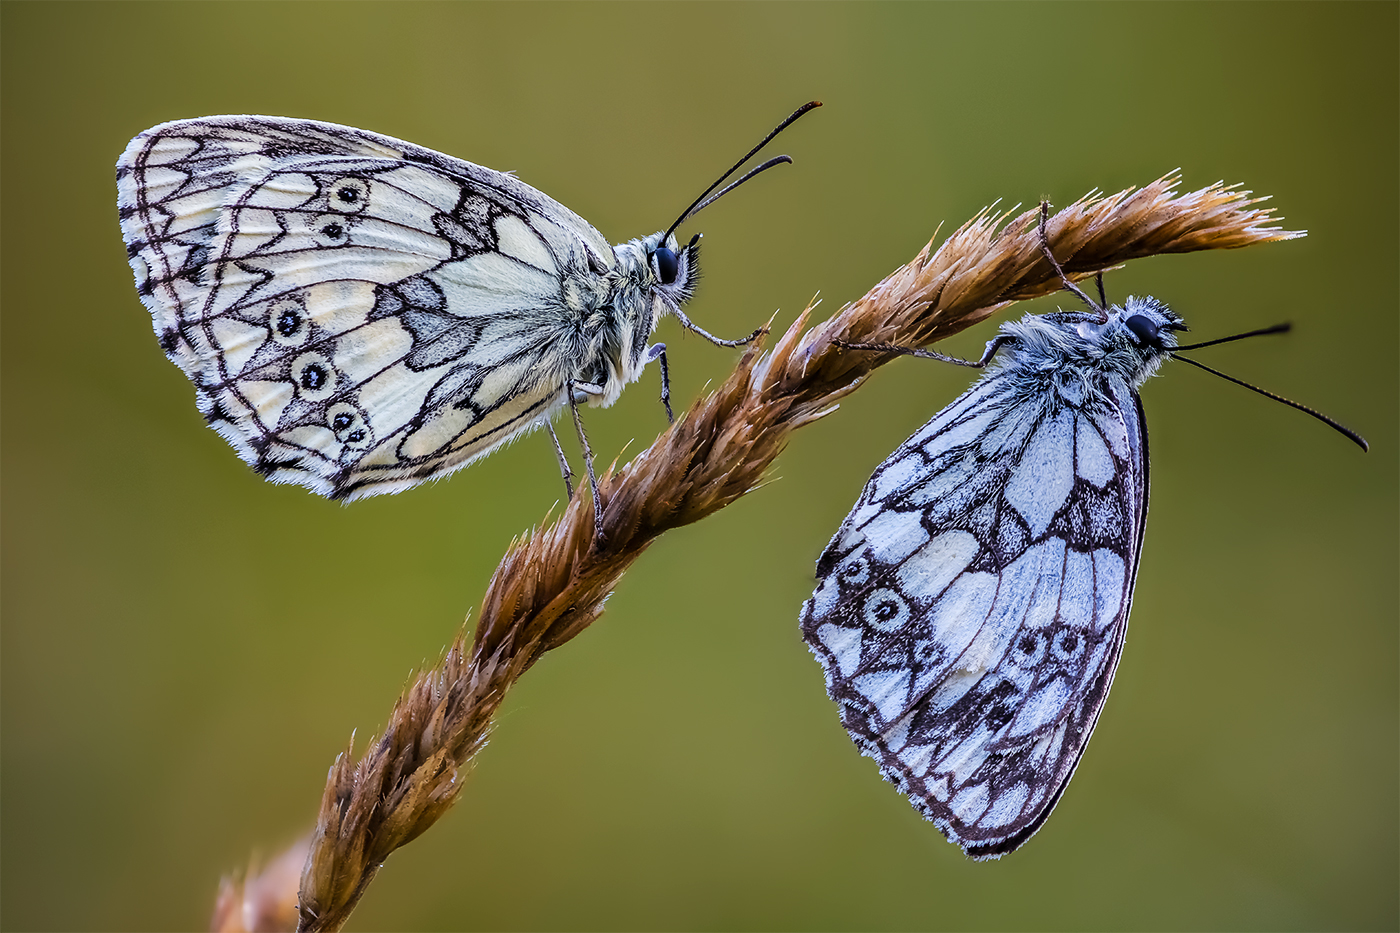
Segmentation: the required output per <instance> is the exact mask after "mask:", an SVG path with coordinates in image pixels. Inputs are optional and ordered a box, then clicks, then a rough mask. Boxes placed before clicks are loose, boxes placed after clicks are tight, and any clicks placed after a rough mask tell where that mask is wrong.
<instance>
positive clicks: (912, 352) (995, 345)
mask: <svg viewBox="0 0 1400 933" xmlns="http://www.w3.org/2000/svg"><path fill="white" fill-rule="evenodd" d="M1011 339H1012V338H1010V337H1008V336H1007V335H1006V334H997V335H996V336H995V337H993V338H992V339H991V340H988V341H987V349H986V351H985V352H983V354H982V358H981V359H980V360H965V359H962V358H961V357H957V356H948V355H947V354H946V353H939V352H938V351H937V350H923V349H920V348H919V347H897V346H895V345H894V344H891V343H848V342H847V341H845V340H834V341H832V342H833V343H835V344H836V345H837V346H838V347H845V348H846V349H848V350H874V351H875V352H877V353H898V354H900V355H901V356H917V357H919V358H920V359H924V360H939V361H940V362H943V363H952V364H953V365H955V366H967V367H970V368H972V369H982V368H984V367H985V366H986V365H987V364H988V363H990V362H991V361H992V357H994V356H996V355H997V351H998V350H1000V349H1001V348H1002V345H1003V344H1006V343H1009V342H1010V341H1011Z"/></svg>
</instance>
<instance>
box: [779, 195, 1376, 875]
mask: <svg viewBox="0 0 1400 933" xmlns="http://www.w3.org/2000/svg"><path fill="white" fill-rule="evenodd" d="M1045 215H1046V211H1045V208H1044V206H1043V207H1042V221H1041V236H1042V246H1043V249H1044V252H1045V254H1046V256H1047V257H1048V258H1049V260H1050V262H1051V263H1052V265H1054V267H1055V269H1056V270H1057V271H1059V265H1058V263H1056V262H1055V259H1054V256H1053V254H1052V253H1051V251H1050V248H1049V243H1048V241H1047V240H1046V239H1045V232H1044V230H1045ZM1060 274H1061V278H1062V279H1063V281H1064V283H1065V285H1066V287H1068V288H1070V289H1071V290H1073V291H1074V292H1075V293H1076V294H1078V295H1079V296H1080V297H1081V298H1082V299H1083V300H1084V301H1085V302H1086V303H1087V304H1088V305H1089V306H1090V307H1091V308H1092V309H1093V311H1092V312H1091V313H1081V312H1060V313H1053V314H1045V315H1041V316H1034V315H1027V316H1026V317H1024V318H1022V319H1021V320H1019V321H1014V322H1010V323H1007V324H1004V325H1002V327H1001V330H1000V332H999V334H998V335H997V337H996V338H995V339H994V340H992V341H991V342H990V343H989V344H988V345H987V352H986V354H985V355H984V356H983V358H982V359H981V360H979V361H977V362H975V363H969V362H968V361H963V360H954V359H952V358H950V357H945V356H943V355H942V354H938V353H933V352H931V351H909V350H901V351H899V352H906V353H911V354H912V355H918V356H925V357H933V358H936V359H942V360H945V361H950V362H957V363H962V364H964V365H972V366H978V367H981V366H986V365H988V364H989V363H992V361H993V360H995V363H994V364H993V365H992V368H991V369H990V371H989V372H988V373H987V374H986V375H984V376H983V377H982V378H981V379H980V380H979V381H978V382H977V383H976V384H975V385H974V386H973V387H972V388H971V389H970V390H969V391H968V392H967V393H965V394H964V395H963V396H962V397H961V398H959V399H957V400H956V401H954V402H953V403H952V404H951V405H949V406H948V407H947V408H945V409H943V411H941V412H939V413H938V414H937V415H936V416H934V418H933V420H931V421H929V423H928V424H926V425H924V426H923V427H922V428H921V429H919V431H918V432H916V433H915V434H914V435H913V436H912V437H910V438H909V439H908V440H907V441H905V442H904V444H903V445H901V446H900V447H899V449H898V450H896V451H895V452H894V453H893V454H891V455H890V457H889V458H888V459H887V460H885V462H884V463H882V464H880V466H879V467H878V468H877V469H876V471H875V474H874V475H873V476H872V477H871V478H870V482H869V483H868V484H867V485H866V487H865V489H864V491H863V492H862V493H861V496H860V499H859V500H858V501H857V502H856V505H855V508H854V509H852V511H851V513H850V514H849V515H848V516H847V517H846V520H845V521H844V522H843V523H842V525H841V528H840V530H839V531H837V533H836V535H835V537H833V538H832V540H831V543H830V544H829V545H828V546H827V548H826V550H825V552H824V553H823V554H822V555H821V558H820V559H819V561H818V562H817V577H818V580H819V585H818V586H817V589H816V591H815V592H814V593H813V595H812V598H811V599H810V600H808V601H807V602H806V603H805V604H804V606H803V609H802V617H801V625H802V636H803V638H804V639H805V640H806V642H807V644H808V647H810V648H811V650H812V652H813V653H814V654H815V655H816V657H817V658H818V660H819V661H820V662H821V664H822V666H823V668H824V671H825V674H826V684H827V692H828V693H829V694H830V696H831V698H832V699H833V700H835V701H837V703H838V704H839V707H840V714H841V722H842V724H843V725H844V726H845V727H846V730H847V731H848V732H849V733H850V735H851V738H852V739H854V740H855V743H856V745H857V746H858V747H859V748H860V750H861V751H862V752H863V753H864V754H866V755H868V756H870V757H872V758H874V759H875V761H876V762H877V763H878V764H879V766H880V770H881V773H882V774H883V775H884V777H885V778H886V779H887V780H889V781H890V782H892V783H894V784H895V785H897V786H898V787H899V789H900V790H901V791H902V792H903V793H905V794H906V795H908V797H909V799H910V801H911V802H912V803H913V805H914V807H915V808H916V809H917V810H918V811H919V812H920V813H922V814H923V815H924V817H926V818H927V819H929V820H930V821H932V822H933V823H934V824H935V825H936V826H937V827H938V828H939V829H940V830H942V831H943V833H944V834H945V835H946V836H947V837H948V838H949V839H950V840H951V841H953V842H955V843H957V844H958V845H960V846H962V848H963V849H964V851H965V852H966V853H967V854H968V855H970V856H972V857H973V858H974V859H986V858H997V857H1000V856H1001V855H1004V854H1005V853H1007V852H1010V851H1012V850H1014V849H1016V848H1017V847H1019V846H1020V845H1022V844H1023V843H1024V842H1025V841H1026V840H1027V839H1029V838H1030V837H1031V836H1032V835H1033V834H1034V833H1035V832H1036V831H1037V830H1038V829H1039V828H1040V827H1041V825H1042V824H1043V823H1044V822H1045V820H1046V818H1047V817H1048V816H1049V815H1050V812H1051V810H1052V809H1053V808H1054V806H1055V804H1056V802H1057V801H1058V800H1059V799H1060V795H1061V794H1062V793H1064V790H1065V787H1066V785H1067V784H1068V783H1069V779H1070V777H1071V776H1072V775H1073V774H1074V769H1075V766H1076V765H1078V763H1079V759H1080V757H1081V756H1082V755H1083V754H1084V748H1085V746H1086V744H1087V743H1088V741H1089V736H1090V734H1091V733H1092V732H1093V729H1094V724H1095V723H1096V722H1097V720H1098V718H1099V713H1100V711H1101V710H1102V709H1103V704H1104V700H1105V699H1106V698H1107V696H1108V691H1109V687H1110V686H1111V685H1112V683H1113V674H1114V670H1115V669H1116V668H1117V666H1118V658H1119V655H1120V654H1121V652H1122V650H1123V637H1124V634H1125V633H1126V630H1127V624H1128V611H1129V608H1130V606H1131V604H1132V598H1133V584H1134V581H1135V580H1136V577H1137V570H1138V561H1139V557H1140V555H1141V553H1142V540H1143V528H1144V523H1145V520H1146V517H1147V497H1148V457H1147V425H1146V423H1145V421H1144V419H1143V411H1142V404H1141V401H1140V400H1139V398H1138V388H1139V387H1140V386H1141V385H1142V384H1143V382H1144V381H1145V380H1146V379H1147V378H1148V377H1150V376H1151V375H1152V374H1153V373H1155V372H1156V371H1157V368H1158V367H1159V366H1160V365H1161V364H1162V363H1163V362H1164V361H1165V360H1166V359H1167V358H1168V357H1175V351H1176V350H1177V349H1188V348H1179V347H1177V340H1176V335H1175V334H1176V332H1177V331H1181V330H1185V329H1186V326H1185V324H1184V323H1183V322H1182V320H1181V318H1180V317H1179V316H1177V315H1176V314H1175V313H1174V312H1172V311H1171V310H1170V309H1169V308H1168V307H1167V306H1166V305H1165V304H1163V303H1162V302H1160V301H1158V300H1157V299H1155V298H1128V299H1127V300H1126V301H1125V302H1124V303H1123V304H1122V306H1113V307H1105V305H1106V302H1105V303H1103V304H1096V303H1094V302H1093V301H1092V300H1091V299H1089V298H1088V296H1086V295H1084V293H1083V292H1081V291H1080V290H1079V289H1078V288H1077V287H1075V286H1074V285H1073V284H1072V283H1070V281H1069V280H1068V279H1067V278H1064V275H1063V272H1061V273H1060ZM1101 289H1102V283H1100V290H1101ZM1101 296H1102V291H1101ZM1279 329H1281V328H1269V329H1268V330H1267V331H1264V332H1274V331H1277V330H1279ZM1256 333H1258V332H1256ZM1240 336H1250V335H1240ZM1226 339H1227V340H1228V339H1238V338H1226ZM1218 342H1223V341H1210V342H1209V343H1218ZM1205 345H1207V344H1199V345H1197V346H1205ZM850 346H852V347H855V348H857V349H871V350H876V349H878V350H894V349H896V348H889V347H873V346H866V345H860V344H851V345H850ZM1191 349H1194V347H1193V348H1191ZM1176 358H1179V359H1185V358H1184V357H1176ZM1188 362H1192V363H1194V362H1195V361H1193V360H1188ZM1196 365H1200V364H1196ZM1211 371H1212V372H1214V370H1211ZM1221 375H1223V374H1221ZM1226 378H1229V377H1226ZM1232 381H1237V380H1232ZM1249 388H1254V387H1253V386H1249ZM1256 391H1262V390H1258V389H1256ZM1264 394H1270V393H1264ZM1270 395H1271V394H1270ZM1271 397H1273V398H1278V397H1277V396H1272V395H1271ZM1280 400H1281V401H1285V402H1287V404H1290V405H1293V406H1294V407H1298V408H1301V409H1302V410H1304V411H1307V412H1308V413H1310V414H1312V415H1314V416H1315V417H1318V418H1321V419H1322V420H1324V421H1326V422H1327V423H1328V424H1330V425H1332V426H1333V427H1336V428H1338V429H1339V430H1341V431H1342V432H1343V433H1345V434H1347V436H1348V437H1351V438H1352V439H1353V440H1355V441H1356V442H1357V443H1359V444H1360V445H1361V446H1362V447H1363V449H1364V447H1365V441H1363V440H1362V439H1361V438H1360V437H1359V436H1357V435H1355V434H1353V433H1352V432H1350V431H1347V430H1346V429H1345V428H1342V427H1341V426H1340V425H1337V424H1336V422H1333V421H1332V420H1331V419H1328V418H1326V417H1325V416H1322V415H1319V414H1318V413H1317V412H1314V411H1312V410H1311V409H1307V408H1304V407H1303V406H1299V405H1297V404H1296V403H1293V402H1288V401H1287V400H1286V399H1280Z"/></svg>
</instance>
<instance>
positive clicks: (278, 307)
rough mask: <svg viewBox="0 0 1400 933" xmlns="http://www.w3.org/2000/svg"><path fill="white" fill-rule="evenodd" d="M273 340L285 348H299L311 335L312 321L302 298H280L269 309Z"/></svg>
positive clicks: (268, 322) (269, 324)
mask: <svg viewBox="0 0 1400 933" xmlns="http://www.w3.org/2000/svg"><path fill="white" fill-rule="evenodd" d="M267 326H268V330H269V331H271V333H272V339H273V340H274V341H276V342H277V343H279V344H281V345H282V346H284V347H299V346H301V345H302V344H304V343H305V342H306V338H307V337H308V336H309V335H310V333H311V319H310V316H309V315H308V314H307V313H306V305H305V303H304V301H303V300H302V299H301V297H300V296H295V295H289V296H286V297H283V298H278V299H277V300H276V301H274V302H273V303H272V304H271V305H270V306H268V309H267Z"/></svg>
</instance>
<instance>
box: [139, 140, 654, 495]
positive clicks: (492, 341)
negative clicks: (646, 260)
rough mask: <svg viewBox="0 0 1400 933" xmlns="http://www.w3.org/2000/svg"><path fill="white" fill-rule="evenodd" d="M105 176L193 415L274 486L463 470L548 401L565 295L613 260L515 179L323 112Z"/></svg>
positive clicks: (328, 486) (393, 485)
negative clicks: (194, 402) (192, 398)
mask: <svg viewBox="0 0 1400 933" xmlns="http://www.w3.org/2000/svg"><path fill="white" fill-rule="evenodd" d="M118 188H119V205H120V212H121V220H122V229H123V234H124V237H125V239H126V241H127V247H128V254H129V256H130V258H131V264H132V268H133V270H134V271H135V273H136V277H137V284H138V288H139V290H140V292H141V295H142V298H143V300H144V301H145V303H146V304H147V306H148V307H149V308H150V309H151V311H152V313H153V315H154V318H155V326H156V331H157V333H158V335H159V336H160V338H161V343H162V346H163V347H164V348H165V350H166V352H167V354H168V355H169V356H170V357H171V359H172V360H174V361H175V362H176V363H177V364H178V365H179V366H180V367H181V368H182V369H184V370H185V372H186V373H187V374H188V375H189V376H190V378H191V379H192V380H193V381H194V382H195V385H196V389H197V396H198V401H199V407H200V410H201V411H202V412H203V413H204V414H205V417H206V418H207V419H208V420H210V422H211V423H212V424H213V425H214V426H215V427H216V428H217V429H219V431H220V433H222V434H224V436H225V437H227V438H228V439H229V440H230V441H231V442H232V443H233V444H234V446H235V448H236V449H237V450H238V451H239V453H240V455H241V456H243V457H244V459H246V460H248V462H250V463H252V464H253V465H254V466H255V467H257V468H258V469H259V470H261V471H263V472H265V473H267V474H269V475H270V477H271V478H273V479H275V480H279V481H285V482H296V483H301V484H303V485H306V486H309V487H311V488H313V489H315V490H317V491H318V492H322V493H326V494H330V495H336V496H343V497H348V498H354V497H355V496H357V495H360V494H367V493H375V492H387V491H393V490H395V489H397V488H402V487H404V486H408V485H412V484H413V483H415V482H418V481H420V480H421V479H422V478H424V477H426V476H431V475H437V474H440V473H443V472H446V471H449V470H451V469H453V468H455V467H457V466H461V465H464V464H465V463H467V462H469V461H470V460H472V459H473V458H475V457H476V456H479V455H480V454H482V453H484V452H486V451H487V450H490V449H491V448H493V447H495V446H496V445H498V444H499V443H501V442H503V441H505V440H507V439H509V438H510V437H511V436H513V435H515V434H517V433H519V432H520V431H522V430H525V429H527V428H528V427H529V426H531V425H532V424H533V423H535V422H536V421H537V420H538V419H539V418H540V417H541V416H542V415H544V414H546V413H547V411H548V410H549V408H550V407H551V406H553V405H556V404H558V402H559V401H560V399H561V398H562V393H563V391H564V386H565V384H566V382H567V380H568V379H569V378H570V377H571V374H570V373H569V372H567V369H568V367H567V365H566V364H567V362H568V360H569V359H571V358H576V356H575V357H567V356H565V355H564V354H563V353H562V351H561V346H565V348H566V349H573V348H568V347H567V346H566V344H567V341H568V339H569V337H570V336H571V332H570V331H569V327H570V325H571V324H572V323H573V322H571V321H570V319H569V316H568V314H567V313H565V292H566V290H568V289H573V290H575V291H578V290H584V291H586V290H587V289H589V288H597V287H598V285H597V282H598V276H597V274H596V273H597V272H600V271H605V270H607V269H609V268H611V267H612V265H613V264H614V262H615V257H614V253H613V250H612V248H611V247H610V246H609V245H608V244H607V242H606V241H605V240H604V239H603V238H602V236H601V235H600V234H599V233H598V232H597V231H596V230H594V229H593V228H592V227H591V226H589V225H588V224H587V223H586V222H585V221H583V220H582V219H581V218H579V217H578V216H577V215H576V214H573V213H572V212H571V211H569V210H567V209H566V208H564V207H563V206H562V205H559V204H558V203H557V202H555V201H553V200H552V199H550V198H548V197H547V196H545V195H543V194H541V193H540V192H538V191H535V190H534V189H532V188H530V187H528V186H527V185H524V184H522V183H520V182H519V181H517V180H516V179H514V178H512V177H510V176H509V175H505V174H503V173H500V172H494V171H491V170H490V169H485V168H482V167H481V166H477V165H473V164H471V163H468V162H464V161H461V160H458V159H453V158H451V157H449V156H445V155H442V154H440V153H435V152H432V151H431V150H426V149H422V148H420V147H417V146H413V145H411V144H409V143H405V142H402V141H399V140H394V139H390V138H388V137H382V136H377V135H375V134H372V133H367V132H365V131H363V130H355V129H352V128H349V127H339V126H334V125H331V124H319V123H313V122H309V121H296V120H282V119H277V118H268V117H257V118H253V117H221V118H210V119H205V120H190V121H182V122H179V123H173V124H166V125H164V126H161V127H156V128H155V129H153V130H151V131H148V132H147V133H144V134H142V135H141V136H138V137H137V138H136V139H135V140H133V141H132V144H131V146H130V147H129V148H128V150H127V152H126V153H125V154H124V155H123V157H122V159H121V161H120V162H119V164H118ZM570 297H574V298H576V299H578V298H579V296H577V295H572V296H570ZM587 298H588V296H587V295H583V296H582V298H581V299H579V300H576V301H575V303H574V304H575V307H577V306H579V304H580V301H582V302H583V303H586V300H587ZM648 323H650V321H648ZM643 339H644V338H643Z"/></svg>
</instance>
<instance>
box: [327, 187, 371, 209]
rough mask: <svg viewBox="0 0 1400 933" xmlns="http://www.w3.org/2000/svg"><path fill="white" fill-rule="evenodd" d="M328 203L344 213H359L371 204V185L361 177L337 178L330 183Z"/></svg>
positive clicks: (330, 206)
mask: <svg viewBox="0 0 1400 933" xmlns="http://www.w3.org/2000/svg"><path fill="white" fill-rule="evenodd" d="M327 187H328V190H329V192H330V193H329V194H328V195H327V196H326V205H327V206H328V207H329V208H330V209H331V210H333V211H338V212H340V213H342V214H358V213H359V212H360V211H363V210H364V209H365V208H366V207H368V206H369V185H368V184H367V183H366V182H365V181H364V180H363V179H360V178H337V179H335V180H334V181H332V182H331V183H330V185H329V186H327Z"/></svg>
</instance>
